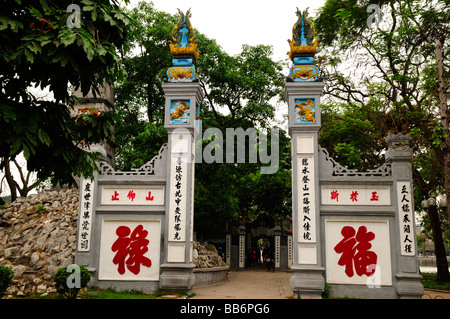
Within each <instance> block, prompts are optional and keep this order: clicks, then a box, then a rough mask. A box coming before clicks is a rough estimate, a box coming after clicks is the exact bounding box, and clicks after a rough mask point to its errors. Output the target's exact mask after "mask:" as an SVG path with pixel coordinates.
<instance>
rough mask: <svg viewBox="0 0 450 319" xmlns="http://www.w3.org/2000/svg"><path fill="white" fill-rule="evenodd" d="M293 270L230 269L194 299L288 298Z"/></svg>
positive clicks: (446, 295) (429, 293) (432, 295)
mask: <svg viewBox="0 0 450 319" xmlns="http://www.w3.org/2000/svg"><path fill="white" fill-rule="evenodd" d="M291 275H292V272H268V271H267V270H264V269H262V268H261V269H256V270H245V271H233V270H232V271H230V272H229V276H228V281H226V282H224V283H221V284H217V285H211V286H205V287H194V289H193V292H194V293H195V294H196V295H195V297H192V299H287V298H292V297H293V292H292V290H291V287H290V284H289V280H290V278H291ZM422 299H450V292H445V291H433V290H425V294H424V295H423V297H422Z"/></svg>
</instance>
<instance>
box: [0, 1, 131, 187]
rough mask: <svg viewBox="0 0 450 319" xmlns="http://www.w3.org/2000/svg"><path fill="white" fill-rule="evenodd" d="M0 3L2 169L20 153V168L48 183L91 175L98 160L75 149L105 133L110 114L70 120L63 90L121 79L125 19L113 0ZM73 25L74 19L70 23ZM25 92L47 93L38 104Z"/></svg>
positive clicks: (127, 24) (68, 94) (126, 29)
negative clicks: (76, 5)
mask: <svg viewBox="0 0 450 319" xmlns="http://www.w3.org/2000/svg"><path fill="white" fill-rule="evenodd" d="M69 5H72V1H52V0H47V1H37V0H30V1H21V0H15V1H8V2H7V3H6V4H5V3H4V4H3V5H2V13H1V15H0V40H1V42H2V47H1V49H0V69H1V72H0V126H1V127H2V136H1V138H0V157H1V160H2V168H4V166H5V163H6V162H7V161H10V160H13V159H14V158H15V157H16V156H17V155H18V154H20V153H21V152H23V154H24V156H25V158H26V160H27V170H28V171H32V172H37V177H38V178H39V179H41V180H45V179H47V178H51V180H52V182H53V183H54V184H56V183H60V184H61V185H62V184H69V185H71V184H73V183H74V178H73V176H74V175H75V176H81V175H83V176H92V174H93V171H94V170H95V169H96V164H95V162H94V160H95V158H97V157H98V155H99V154H96V153H90V152H88V151H85V150H82V149H81V148H79V147H78V146H79V145H80V143H81V142H83V143H84V145H87V146H89V145H90V144H93V143H98V142H99V141H102V140H103V139H105V138H108V137H109V136H111V134H112V125H111V124H112V123H113V112H109V113H108V112H103V113H99V112H84V113H81V114H79V115H78V116H76V117H73V116H72V115H71V110H72V106H73V105H74V103H75V102H76V98H75V97H73V96H72V95H71V90H70V88H71V87H72V88H74V89H78V88H81V91H82V93H83V94H87V93H88V92H89V91H90V90H92V91H93V92H94V94H95V93H98V88H99V87H100V86H102V85H103V84H104V82H105V81H108V82H113V81H116V80H117V79H120V78H121V77H122V76H123V74H124V69H123V68H122V66H121V56H120V52H121V51H123V50H124V49H125V48H126V47H127V45H128V39H129V37H130V33H131V29H130V21H129V20H128V18H127V17H126V15H125V14H124V12H123V10H122V8H121V7H120V6H119V5H118V4H117V3H116V1H106V0H102V1H90V0H82V1H80V2H79V9H80V11H79V16H78V15H77V14H75V13H74V12H76V10H68V7H69ZM77 19H78V20H77ZM31 87H36V88H40V89H43V90H44V89H47V90H49V91H50V92H51V93H52V95H53V98H52V99H47V100H43V99H38V98H36V96H34V95H33V94H32V91H31V90H30V88H31Z"/></svg>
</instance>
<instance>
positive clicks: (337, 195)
mask: <svg viewBox="0 0 450 319" xmlns="http://www.w3.org/2000/svg"><path fill="white" fill-rule="evenodd" d="M333 199H335V200H336V202H339V193H338V191H331V200H333Z"/></svg>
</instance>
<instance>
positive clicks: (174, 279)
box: [159, 264, 195, 292]
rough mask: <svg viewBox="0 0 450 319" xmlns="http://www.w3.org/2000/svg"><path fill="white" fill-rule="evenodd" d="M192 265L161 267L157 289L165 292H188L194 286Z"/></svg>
mask: <svg viewBox="0 0 450 319" xmlns="http://www.w3.org/2000/svg"><path fill="white" fill-rule="evenodd" d="M194 267H195V265H194V264H182V265H171V264H163V265H161V270H162V272H161V275H160V276H159V287H160V288H161V289H167V290H182V291H186V292H190V291H191V290H192V287H193V286H194V284H195V275H194V271H193V270H194Z"/></svg>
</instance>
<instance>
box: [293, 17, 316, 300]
mask: <svg viewBox="0 0 450 319" xmlns="http://www.w3.org/2000/svg"><path fill="white" fill-rule="evenodd" d="M297 16H298V21H297V23H296V24H295V25H294V28H293V39H292V41H289V43H290V46H291V51H290V53H289V56H290V58H291V60H292V61H293V63H294V65H293V66H292V67H291V70H290V76H289V77H288V78H287V83H286V87H285V98H286V101H287V102H288V105H289V124H288V126H289V135H290V136H291V143H292V144H291V145H292V146H291V149H292V190H293V191H292V209H293V212H292V222H293V252H292V253H293V263H292V266H291V269H292V271H293V275H292V277H291V281H290V284H291V289H292V290H293V291H294V296H295V297H298V298H321V293H322V291H323V288H324V285H325V281H324V276H323V272H324V269H325V268H324V267H323V263H322V260H321V253H320V247H321V242H320V241H321V236H320V212H319V202H320V197H319V196H320V189H319V172H318V167H319V162H318V160H319V159H318V134H317V133H318V131H319V129H320V126H321V118H320V108H319V105H320V97H321V95H322V89H323V86H324V83H323V82H322V79H320V78H318V71H319V70H318V68H317V67H316V66H315V65H313V62H314V54H315V52H316V47H317V44H318V42H317V41H316V42H314V43H313V36H314V33H313V32H314V27H313V25H312V23H311V22H310V21H309V20H308V18H307V12H306V11H305V12H303V13H301V12H300V11H297Z"/></svg>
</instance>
